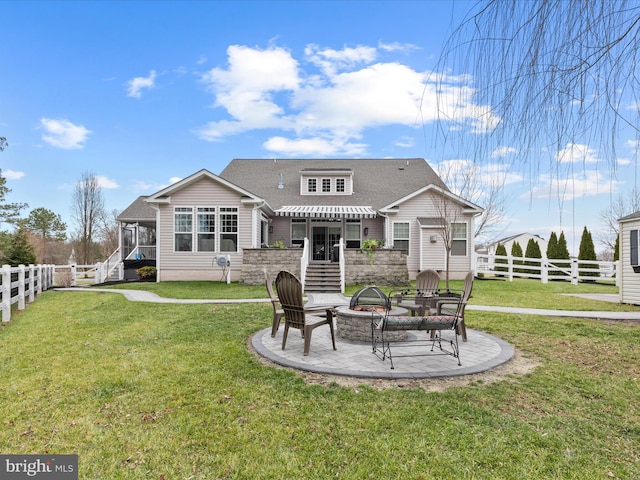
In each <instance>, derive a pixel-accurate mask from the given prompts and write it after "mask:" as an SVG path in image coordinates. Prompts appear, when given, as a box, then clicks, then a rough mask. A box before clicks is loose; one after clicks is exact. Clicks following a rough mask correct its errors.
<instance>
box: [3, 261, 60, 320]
mask: <svg viewBox="0 0 640 480" xmlns="http://www.w3.org/2000/svg"><path fill="white" fill-rule="evenodd" d="M54 273H55V267H54V266H53V265H29V266H26V265H20V266H17V267H11V266H9V265H4V266H3V267H2V270H1V271H0V278H1V279H2V285H0V309H2V322H3V323H6V322H8V321H10V320H11V306H12V305H13V304H15V303H17V304H18V310H24V309H25V308H26V306H27V303H31V302H33V301H34V300H35V297H36V295H39V294H40V293H42V292H43V291H44V290H48V289H50V288H52V287H53V284H54Z"/></svg>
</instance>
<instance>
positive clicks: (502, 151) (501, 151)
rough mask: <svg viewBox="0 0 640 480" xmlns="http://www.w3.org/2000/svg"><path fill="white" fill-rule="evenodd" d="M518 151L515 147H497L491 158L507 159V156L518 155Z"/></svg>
mask: <svg viewBox="0 0 640 480" xmlns="http://www.w3.org/2000/svg"><path fill="white" fill-rule="evenodd" d="M517 152H518V150H516V149H515V148H513V147H506V146H504V145H502V146H499V147H496V148H495V149H494V150H493V152H491V157H492V158H503V157H506V156H507V155H509V154H510V153H517Z"/></svg>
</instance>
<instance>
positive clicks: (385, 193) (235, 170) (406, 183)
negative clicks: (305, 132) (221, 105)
mask: <svg viewBox="0 0 640 480" xmlns="http://www.w3.org/2000/svg"><path fill="white" fill-rule="evenodd" d="M312 171H321V172H327V171H341V172H344V171H352V172H353V195H320V194H319V195H300V175H301V173H303V172H312ZM280 175H282V179H283V181H284V182H283V183H284V186H283V188H278V184H279V182H280ZM219 176H220V177H222V178H224V179H225V180H228V181H230V182H232V183H234V184H236V185H239V186H242V188H244V189H246V190H248V191H250V192H252V193H253V194H255V195H257V196H259V197H262V198H264V199H265V200H266V201H267V202H268V203H269V206H270V207H271V208H273V209H274V210H275V209H279V208H282V207H283V206H290V205H300V206H312V205H326V206H340V205H349V206H370V207H372V208H373V209H374V210H377V209H379V208H381V207H384V206H387V205H390V204H392V203H393V202H395V201H397V200H399V199H401V198H403V197H406V196H407V195H409V194H411V193H412V192H415V191H416V190H418V189H420V188H422V187H425V186H427V185H431V184H433V185H436V186H438V187H440V188H442V189H443V190H446V191H448V190H449V189H448V188H447V186H446V185H445V184H444V182H443V181H442V180H441V179H440V177H439V176H438V175H437V174H436V172H435V171H434V170H433V169H432V168H431V167H430V166H429V164H428V163H427V162H426V161H425V160H424V159H422V158H403V159H397V158H394V159H358V160H354V159H284V160H283V159H277V160H276V159H271V160H265V159H234V160H232V161H231V163H229V165H227V167H226V168H225V169H224V170H223V171H222V172H221V173H220V175H219Z"/></svg>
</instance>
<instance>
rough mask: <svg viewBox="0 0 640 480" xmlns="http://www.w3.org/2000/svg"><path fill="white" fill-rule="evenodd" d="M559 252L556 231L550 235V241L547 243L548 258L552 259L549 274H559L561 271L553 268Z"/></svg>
mask: <svg viewBox="0 0 640 480" xmlns="http://www.w3.org/2000/svg"><path fill="white" fill-rule="evenodd" d="M557 252H558V236H557V235H556V232H551V235H550V236H549V243H548V244H547V259H549V260H551V262H550V263H549V275H557V274H558V273H560V272H559V271H558V270H557V269H555V268H552V267H551V265H554V264H555V262H554V260H555V259H556V258H557V257H556V255H557Z"/></svg>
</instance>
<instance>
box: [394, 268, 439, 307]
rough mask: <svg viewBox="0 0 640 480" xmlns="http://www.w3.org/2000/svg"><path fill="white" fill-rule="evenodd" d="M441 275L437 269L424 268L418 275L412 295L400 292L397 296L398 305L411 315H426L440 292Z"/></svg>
mask: <svg viewBox="0 0 640 480" xmlns="http://www.w3.org/2000/svg"><path fill="white" fill-rule="evenodd" d="M439 284H440V275H439V274H438V272H436V271H435V270H431V269H429V270H423V271H422V272H420V273H418V275H417V276H416V288H415V292H413V295H412V296H409V295H405V294H402V293H401V294H399V295H398V296H397V297H396V302H397V305H398V307H402V308H406V309H407V310H409V311H410V312H411V315H416V314H417V315H420V316H422V315H424V312H425V311H428V310H429V308H431V306H432V305H433V303H432V300H433V298H434V297H435V296H437V294H438V285H439Z"/></svg>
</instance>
